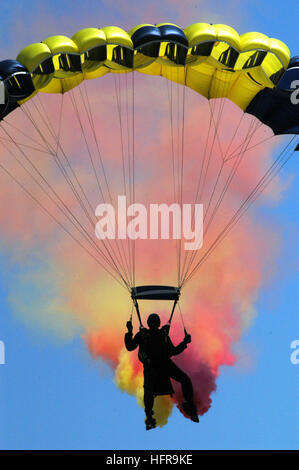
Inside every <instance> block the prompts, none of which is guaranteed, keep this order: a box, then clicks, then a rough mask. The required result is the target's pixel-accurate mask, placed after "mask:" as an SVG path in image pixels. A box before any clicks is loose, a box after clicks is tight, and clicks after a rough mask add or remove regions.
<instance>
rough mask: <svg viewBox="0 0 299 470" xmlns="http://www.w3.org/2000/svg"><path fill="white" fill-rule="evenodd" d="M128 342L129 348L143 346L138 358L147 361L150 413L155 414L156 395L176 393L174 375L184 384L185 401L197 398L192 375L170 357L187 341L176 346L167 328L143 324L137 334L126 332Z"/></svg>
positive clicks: (146, 394) (147, 406) (146, 393)
mask: <svg viewBox="0 0 299 470" xmlns="http://www.w3.org/2000/svg"><path fill="white" fill-rule="evenodd" d="M125 345H126V348H127V350H128V351H133V350H134V349H136V348H137V346H139V351H138V358H139V360H140V361H141V362H142V363H143V376H144V407H145V413H146V415H147V416H151V415H152V414H153V404H154V398H155V396H157V395H172V394H173V393H174V390H173V388H172V384H171V381H170V378H172V379H174V380H176V381H177V382H179V383H180V384H181V386H182V393H183V396H184V399H185V401H187V402H189V403H192V402H193V386H192V382H191V380H190V378H189V377H188V375H187V374H185V372H183V371H182V370H181V369H180V368H179V367H178V366H177V365H176V364H175V363H174V362H173V361H172V360H171V359H170V358H171V356H176V355H178V354H180V353H181V352H183V351H184V350H185V349H186V347H187V345H186V343H185V341H182V342H181V343H180V344H179V345H178V346H174V345H173V343H172V341H171V339H170V338H169V336H168V334H167V333H166V331H165V330H164V329H163V328H161V329H147V328H142V329H141V330H140V331H139V332H138V333H137V334H136V335H135V336H134V338H133V333H132V332H128V333H126V334H125Z"/></svg>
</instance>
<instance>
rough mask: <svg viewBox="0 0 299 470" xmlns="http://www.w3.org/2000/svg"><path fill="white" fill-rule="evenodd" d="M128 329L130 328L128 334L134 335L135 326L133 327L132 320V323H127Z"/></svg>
mask: <svg viewBox="0 0 299 470" xmlns="http://www.w3.org/2000/svg"><path fill="white" fill-rule="evenodd" d="M127 328H128V332H129V333H132V331H133V325H132V322H131V320H130V321H127Z"/></svg>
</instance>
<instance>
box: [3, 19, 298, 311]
mask: <svg viewBox="0 0 299 470" xmlns="http://www.w3.org/2000/svg"><path fill="white" fill-rule="evenodd" d="M135 72H138V73H139V77H141V76H142V75H141V74H143V75H153V76H162V77H164V78H165V79H166V83H167V87H168V88H167V91H168V99H169V111H170V120H169V121H170V129H171V133H170V134H171V138H170V140H171V146H172V151H171V152H170V153H171V155H170V163H169V165H167V164H165V165H166V167H167V169H168V166H169V168H170V171H171V166H172V174H173V189H174V196H173V197H174V202H176V203H180V204H182V202H183V192H184V191H183V184H184V178H185V173H184V142H185V141H184V136H185V128H184V126H185V90H186V89H187V87H188V88H190V89H191V90H194V91H195V92H196V93H197V94H198V95H201V96H202V97H204V99H207V100H208V101H207V102H208V104H209V108H208V112H207V119H206V121H207V123H209V124H208V126H206V127H207V137H206V144H205V145H202V148H200V149H195V150H196V151H197V152H198V153H199V156H196V158H194V161H192V165H191V171H190V168H189V175H190V174H192V176H193V177H194V178H198V183H197V185H196V184H195V194H194V203H197V202H201V203H202V202H204V208H205V214H204V230H205V234H206V233H207V232H208V231H210V226H211V225H212V224H213V222H214V219H215V218H216V216H217V214H218V213H219V209H220V207H221V206H222V204H223V200H224V198H225V196H226V194H227V192H228V189H229V187H230V186H231V183H232V181H233V180H234V178H235V175H236V173H237V170H238V168H239V166H240V163H241V161H242V159H243V157H244V154H245V153H246V152H247V150H248V149H249V150H250V148H253V147H254V146H255V145H257V144H255V145H253V144H251V141H252V138H253V136H254V133H255V131H256V129H257V128H258V127H259V125H261V123H264V124H265V125H266V126H268V127H269V128H271V129H272V131H273V133H274V134H277V135H279V134H291V135H292V136H293V135H296V134H299V105H297V104H296V103H294V102H293V100H291V94H292V93H293V91H294V89H293V82H294V81H296V80H299V58H298V57H293V58H291V56H290V51H289V49H288V47H287V46H286V45H285V44H284V43H283V42H282V41H280V40H278V39H274V38H269V37H267V36H266V35H264V34H262V33H257V32H249V33H245V34H242V35H239V34H238V33H237V32H236V31H235V30H234V29H233V28H232V27H230V26H227V25H223V24H216V25H212V24H208V23H194V24H192V25H190V26H188V27H187V28H186V29H184V30H183V29H181V28H180V27H179V26H177V25H174V24H171V23H161V24H158V25H152V24H141V25H138V26H136V27H134V28H133V29H132V30H131V31H129V32H126V31H124V30H123V29H121V28H119V27H116V26H108V27H103V28H101V29H98V28H85V29H82V30H80V31H78V32H77V33H76V34H74V35H73V36H72V38H69V37H67V36H62V35H58V36H52V37H49V38H47V39H45V40H43V41H41V42H40V43H35V44H31V45H28V46H26V47H25V48H24V49H22V50H21V51H20V53H19V54H18V56H17V58H16V60H4V61H2V62H0V82H1V85H2V90H3V91H4V93H3V100H2V101H3V102H2V104H0V121H1V122H0V127H1V130H2V131H3V133H4V134H3V136H2V137H1V143H2V145H3V146H4V147H5V148H6V150H7V151H8V152H9V154H11V156H12V157H13V158H14V159H15V162H16V165H17V166H18V170H20V169H21V170H22V171H23V172H24V173H25V178H24V180H22V179H21V178H19V174H18V175H17V177H16V176H15V175H13V172H12V171H11V170H8V169H7V168H6V167H5V166H4V165H3V164H2V163H0V168H1V169H2V170H3V171H4V172H6V173H7V175H8V176H9V177H11V178H12V179H13V180H14V181H15V182H16V183H17V184H19V186H21V188H22V189H23V190H24V191H25V192H26V193H27V194H28V195H29V196H31V198H32V199H34V201H35V202H36V203H37V204H38V205H39V206H40V207H41V208H42V209H44V211H45V212H46V213H47V214H48V215H50V216H51V217H52V218H53V219H54V221H56V222H58V223H59V225H60V226H62V228H64V230H65V232H66V233H67V234H68V235H70V236H72V238H73V239H74V240H75V241H77V243H78V244H79V245H80V246H81V247H82V248H84V249H85V251H87V252H88V253H89V254H90V255H91V256H92V257H94V258H96V260H97V261H98V262H99V264H100V265H101V266H102V267H104V268H105V269H106V270H107V271H108V272H109V274H111V275H112V276H113V277H115V278H116V279H117V280H118V281H119V282H120V283H121V284H122V285H123V286H124V287H126V288H127V289H128V290H129V292H130V293H131V297H132V299H133V300H135V301H136V300H137V299H168V300H174V301H175V302H176V301H177V300H178V299H179V295H180V289H181V287H182V286H183V284H184V283H185V282H186V281H187V280H189V279H190V278H191V277H192V276H193V275H194V273H195V272H196V270H197V269H198V268H199V267H200V266H201V265H202V263H203V262H204V261H205V260H206V259H207V258H208V256H209V255H210V254H211V253H212V251H213V250H214V249H215V248H216V246H217V245H218V244H219V243H220V242H221V241H222V239H223V238H224V237H225V236H226V235H227V234H228V233H229V231H230V229H231V228H232V227H233V226H234V225H235V224H236V222H237V221H238V220H239V218H240V217H241V216H242V214H243V213H244V212H245V211H246V210H247V209H248V207H249V206H250V204H251V203H252V202H253V201H254V200H255V199H256V197H257V196H258V194H259V193H260V192H262V191H263V190H264V188H265V187H266V186H267V184H268V183H269V182H270V181H271V179H272V178H273V177H274V176H275V175H276V174H277V172H278V171H279V170H280V168H282V167H283V165H284V164H285V163H286V161H287V160H288V159H289V158H290V153H289V151H292V150H293V149H292V146H290V144H288V145H287V147H286V149H285V151H282V152H281V153H280V154H279V156H278V157H277V159H276V160H274V162H273V163H272V164H271V165H270V167H269V168H268V169H267V170H266V171H265V173H264V175H263V176H262V177H261V179H260V180H259V181H257V182H256V185H255V186H254V187H252V188H251V189H250V190H249V191H248V194H247V196H246V197H245V198H244V201H241V202H240V204H239V208H238V209H237V210H236V211H235V212H234V213H233V214H232V215H231V217H230V218H229V219H228V220H227V221H226V222H225V223H223V226H222V228H221V229H219V231H218V232H217V233H215V234H214V235H213V237H211V238H210V239H209V244H208V245H207V246H206V247H205V249H204V251H203V252H201V253H200V254H198V253H187V254H186V253H185V254H184V256H183V255H182V247H181V245H180V244H179V243H178V245H177V266H178V281H177V286H178V287H167V286H156V285H154V286H148V285H145V286H139V287H135V285H136V283H135V281H136V279H135V248H134V247H135V242H134V241H130V242H129V243H128V244H125V245H124V244H123V243H122V240H121V241H120V242H119V244H117V243H115V245H113V244H112V243H110V241H108V242H107V241H106V240H101V241H98V240H96V239H95V237H94V231H93V233H92V235H91V234H90V229H91V228H92V229H93V230H94V226H95V212H94V209H95V205H94V201H92V202H91V201H90V199H89V196H90V191H89V189H90V188H89V185H90V179H91V176H90V175H92V176H94V182H95V186H96V191H95V194H96V195H97V197H98V196H100V197H101V198H102V200H103V201H108V202H111V201H112V200H113V197H112V196H113V195H112V194H111V192H112V191H111V187H112V186H113V185H114V183H115V184H116V183H117V182H118V178H117V176H115V177H114V176H113V182H112V184H110V183H111V182H110V181H109V178H108V177H107V166H109V164H110V163H111V162H110V160H109V158H107V160H108V163H107V162H105V161H104V158H102V155H101V152H100V150H99V143H98V137H97V132H96V124H97V123H96V122H95V120H94V111H93V110H92V103H91V102H90V99H89V95H88V91H87V85H86V84H87V83H89V84H90V83H93V82H92V79H99V81H98V82H97V83H98V85H97V92H98V93H99V94H101V92H102V87H101V77H104V76H106V75H107V74H110V76H112V77H113V79H114V82H115V93H114V94H115V97H116V108H117V113H118V120H119V127H120V129H119V130H120V141H121V151H120V152H119V153H120V161H119V162H118V164H117V165H115V167H114V169H115V168H116V169H118V170H119V172H120V173H121V171H122V172H123V181H124V185H123V187H124V192H123V194H125V195H126V196H128V199H129V200H130V202H131V203H134V201H135V199H136V198H135V182H136V178H135V176H136V171H135V170H136V168H135V144H134V141H135V140H134V139H135V111H134V107H135V94H134V86H135V85H134V83H135V82H134V80H135V79H134V77H135V76H136V73H135ZM129 80H131V85H130V86H129ZM103 81H105V78H102V82H103ZM121 82H122V83H123V89H122V85H121ZM103 88H104V87H103ZM82 89H83V92H82ZM78 90H79V91H78ZM180 90H183V91H182V93H181V94H180ZM76 93H77V97H76ZM53 94H54V95H55V94H56V95H57V97H59V99H60V102H59V104H55V106H52V111H53V107H54V108H55V109H54V114H55V115H54V118H53V119H52V120H51V118H50V109H51V106H47V105H44V104H43V103H42V100H41V98H40V97H41V96H42V97H43V98H45V97H47V99H48V100H49V102H50V100H51V99H52V100H53V99H54V98H55V99H57V102H56V103H58V98H57V97H53ZM65 95H66V96H67V97H70V103H71V104H72V105H73V109H72V112H73V116H74V122H75V121H76V123H77V132H78V134H79V133H80V132H81V133H82V140H83V145H84V146H85V149H86V151H85V156H86V158H85V159H84V162H81V161H80V162H79V164H78V161H77V160H76V157H78V155H76V156H75V157H74V159H75V165H74V163H73V162H72V157H73V155H68V154H67V151H66V150H65V148H64V143H63V142H62V140H63V139H62V137H61V134H62V130H63V129H62V128H63V118H62V115H63V112H62V111H63V106H64V105H65V104H64V103H65V100H64V96H65ZM111 95H112V94H111ZM109 98H111V97H110V96H109ZM111 99H112V98H111ZM205 101H206V100H205ZM227 101H229V102H231V103H233V104H234V105H237V107H238V108H239V109H238V108H236V106H235V108H236V109H237V111H238V112H239V113H240V114H242V117H241V119H240V123H241V121H242V119H243V116H244V114H247V115H252V116H254V117H255V118H257V119H258V121H257V120H255V119H253V122H252V123H251V124H250V125H249V127H248V129H247V130H246V132H245V133H244V139H243V141H241V142H239V145H238V147H237V148H236V149H235V150H234V151H232V150H231V148H230V147H231V144H232V142H233V140H234V137H235V135H236V134H237V133H238V131H239V127H240V123H239V124H238V125H237V126H236V129H235V131H233V132H232V136H231V142H230V143H228V144H229V145H228V146H227V149H226V150H225V151H223V148H222V143H221V136H220V134H219V127H220V124H221V122H225V123H228V124H229V123H230V116H229V115H228V116H225V118H223V114H224V113H223V108H224V102H227ZM215 102H217V103H218V104H219V106H218V108H217V106H216V105H215ZM31 103H33V104H32V109H30V104H31ZM231 106H233V105H231ZM17 108H20V109H21V110H22V111H24V116H23V117H24V118H25V119H27V120H26V121H24V123H25V122H26V126H25V125H24V127H26V128H25V129H24V128H22V129H21V130H20V131H19V134H18V135H17V137H16V134H15V131H16V126H15V125H14V124H13V123H11V122H7V119H6V117H7V116H8V115H10V114H11V113H12V112H13V111H14V110H16V109H17ZM129 108H130V111H129ZM12 114H13V115H14V114H15V113H12ZM83 115H84V117H83ZM116 120H117V119H116ZM70 121H71V118H70V114H68V122H70ZM255 121H256V122H255ZM203 124H205V123H201V126H199V132H203V131H202V129H203V127H204V125H203ZM21 126H23V124H21ZM30 126H31V127H32V128H33V130H34V138H31V140H28V135H27V134H28V133H29V128H30ZM87 126H89V128H88V129H87ZM25 131H26V132H25ZM76 137H77V136H76ZM113 137H114V136H113ZM126 138H127V141H125V139H126ZM21 139H24V142H23V141H21ZM26 139H27V140H26ZM70 139H71V137H70V136H69V140H70ZM89 140H91V141H92V144H91V143H90V142H89ZM291 142H292V140H291ZM249 144H250V145H251V147H250V146H249ZM76 150H77V149H76ZM296 150H298V146H297V148H296ZM72 152H74V149H72ZM93 152H94V153H95V154H96V156H97V159H98V160H97V161H96V159H95V157H94V155H93ZM36 153H38V155H39V157H42V156H43V157H44V156H45V154H46V155H47V158H49V157H50V159H51V158H52V160H51V164H52V165H53V166H55V165H56V167H55V170H56V171H57V174H55V176H54V181H53V183H52V182H51V183H50V181H49V175H50V174H51V171H50V170H49V168H50V166H45V168H39V166H38V164H37V163H38V162H37V161H36V159H35V156H36ZM74 153H76V152H74ZM171 158H172V160H171ZM213 159H214V160H215V162H213ZM106 163H107V165H106ZM214 163H215V164H214ZM87 164H89V165H90V167H89V169H88V171H86V172H84V176H82V175H80V168H81V169H82V166H83V165H86V166H87ZM47 165H48V161H47ZM217 165H218V166H217ZM211 168H212V169H211ZM51 169H52V168H51ZM42 170H46V171H45V172H44V173H43V172H42ZM147 170H148V168H147ZM144 173H146V171H144ZM53 174H54V171H53V172H52V175H53ZM81 176H82V177H81ZM30 178H31V179H30ZM59 178H61V179H62V181H60V180H59ZM143 178H144V174H143ZM120 179H121V178H120ZM170 179H171V177H170ZM114 180H115V181H114ZM25 181H26V182H27V183H28V181H31V182H32V184H34V185H35V186H37V187H38V189H40V190H41V192H42V196H43V197H45V198H48V199H49V201H50V203H51V205H52V206H53V205H54V206H55V207H56V208H57V209H58V214H59V216H61V217H62V218H64V220H65V221H66V222H67V224H68V225H67V227H65V226H64V225H63V223H62V222H61V220H60V219H58V217H57V215H56V213H55V215H54V214H53V213H52V212H51V211H50V210H49V208H48V206H47V205H46V204H44V199H43V198H39V197H37V196H36V195H35V193H32V192H31V189H30V185H29V186H26V184H25ZM86 181H88V183H86ZM58 182H59V184H58ZM84 182H85V184H87V187H86V188H85V187H84ZM156 182H158V178H157V179H156V180H155V183H156ZM63 183H64V184H65V185H66V186H67V188H68V189H69V190H70V192H71V196H73V197H74V202H73V201H72V203H71V204H70V202H69V201H70V198H69V197H65V194H63V195H61V194H60V193H59V190H60V189H61V187H62V185H63ZM188 183H189V182H188ZM55 184H57V187H56V186H55ZM169 186H171V184H169ZM140 187H141V188H143V184H142V183H141V184H140ZM244 192H245V189H244ZM242 195H243V194H242ZM97 202H98V201H97ZM76 204H77V205H76ZM52 206H51V207H52ZM87 226H88V228H87ZM72 230H74V233H75V234H76V237H74V235H73V232H72ZM126 250H127V252H126ZM158 261H159V260H157V263H158ZM155 282H157V281H155ZM167 282H168V281H167ZM144 283H145V282H144Z"/></svg>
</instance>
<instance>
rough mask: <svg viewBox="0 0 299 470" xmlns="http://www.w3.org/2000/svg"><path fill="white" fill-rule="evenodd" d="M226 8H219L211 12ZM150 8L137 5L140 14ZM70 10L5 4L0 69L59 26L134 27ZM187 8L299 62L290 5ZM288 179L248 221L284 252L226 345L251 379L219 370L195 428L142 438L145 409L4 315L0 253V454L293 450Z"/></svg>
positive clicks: (298, 258) (102, 5)
mask: <svg viewBox="0 0 299 470" xmlns="http://www.w3.org/2000/svg"><path fill="white" fill-rule="evenodd" d="M171 3H172V2H170V1H169V2H166V1H163V0H162V1H161V2H156V1H154V2H151V5H152V8H151V14H152V15H153V16H154V13H155V11H156V12H157V17H158V20H160V19H162V16H163V15H164V20H166V21H167V20H170V21H176V22H177V23H180V22H179V13H178V12H177V10H176V8H175V6H174V7H173V8H171ZM189 3H190V5H189ZM211 3H212V2H211ZM224 3H225V8H224V7H223V6H221V4H224ZM80 4H81V2H80ZM148 4H149V2H145V1H141V2H139V5H144V9H146V8H145V7H146V6H148ZM77 5H79V2H78V3H77V2H76V3H74V2H71V1H69V0H67V1H64V2H56V1H53V2H51V4H50V3H48V2H45V1H32V0H30V1H26V2H22V1H16V0H12V1H10V2H9V3H6V6H5V8H4V11H2V12H1V13H2V14H1V35H0V50H1V54H2V59H6V58H8V57H7V55H6V54H10V55H9V58H14V56H16V55H17V52H18V50H20V49H21V48H22V47H24V46H25V45H27V43H30V42H34V41H38V40H41V39H43V37H46V36H49V35H51V34H55V33H60V32H61V28H62V27H63V25H64V24H65V29H64V32H65V34H72V33H73V32H75V31H76V30H77V29H80V28H82V27H85V26H92V25H93V23H94V21H93V18H94V17H96V16H97V17H98V18H101V21H100V23H101V24H109V23H112V22H113V23H114V24H117V25H119V26H123V27H124V28H125V27H127V26H134V24H135V23H136V21H134V20H135V19H137V16H138V15H139V17H141V16H142V12H141V13H140V11H138V12H137V13H136V18H135V15H134V14H133V15H132V16H133V19H132V23H131V24H130V23H129V21H130V20H129V16H128V13H125V12H124V11H123V9H122V8H121V2H119V1H116V2H114V3H113V4H112V5H111V3H110V2H95V1H90V2H88V7H86V5H87V4H86V3H84V5H85V7H84V8H83V7H82V5H80V6H77ZM122 5H124V3H123V4H122ZM188 5H189V6H188ZM189 7H190V12H188V10H187V16H188V18H191V17H192V18H194V22H195V21H207V19H208V17H209V15H210V17H211V18H212V19H211V21H210V22H215V18H217V19H218V20H219V18H223V22H224V23H225V22H227V23H228V24H231V25H232V26H234V27H235V28H236V29H237V30H239V31H240V32H245V31H250V30H252V31H254V30H257V31H262V32H264V33H265V34H267V35H269V36H274V37H278V38H280V39H281V40H283V41H284V42H285V43H287V44H288V46H289V47H290V49H291V53H292V55H299V44H298V39H297V31H298V28H297V16H298V15H297V13H298V3H297V1H295V0H290V1H288V2H287V8H286V4H285V3H284V2H281V1H277V0H273V1H249V2H237V1H234V2H230V1H228V2H219V1H216V2H213V6H212V5H211V6H210V5H209V2H200V1H199V2H197V3H196V2H186V4H185V8H186V9H188V8H189ZM155 9H156V10H155ZM222 10H225V11H223V12H222ZM232 11H233V13H232ZM46 13H47V14H48V15H49V21H47V20H45V21H42V22H40V16H41V15H43V14H46ZM168 13H169V17H167V16H166V15H168ZM55 15H57V16H56V17H55ZM230 15H232V20H231V21H230ZM55 18H56V20H55ZM151 21H152V18H151V19H149V22H151ZM137 22H138V21H137ZM47 23H48V25H47ZM24 24H25V25H28V27H26V28H24V27H23V26H22V25H24ZM182 26H184V25H182ZM55 28H56V29H55ZM6 44H8V46H7V47H8V49H7V47H6ZM298 172H299V162H298V156H297V157H296V158H294V159H293V160H291V161H290V162H289V164H288V166H287V168H286V169H285V170H284V175H285V178H287V177H288V176H289V175H291V176H292V178H293V179H292V184H291V186H290V187H289V189H288V191H287V192H285V193H284V197H283V199H282V200H281V201H280V202H279V203H277V204H275V205H273V206H271V207H268V208H267V209H264V210H263V211H260V212H258V214H257V216H258V217H261V218H267V220H268V222H270V223H271V224H273V226H274V227H275V226H280V233H281V236H282V249H281V252H280V255H279V257H278V258H277V260H276V263H277V269H276V272H275V273H274V274H273V276H272V278H271V282H269V283H268V284H267V285H266V286H264V288H263V289H262V290H261V291H260V295H259V298H258V300H257V302H256V309H257V310H258V312H259V315H258V317H257V318H256V320H255V322H254V324H253V325H252V326H251V328H250V329H249V330H248V331H247V333H246V334H245V335H244V336H243V338H242V343H241V344H240V345H236V348H237V349H238V348H243V349H244V348H245V349H246V350H247V351H248V354H250V356H251V358H252V366H251V367H250V368H249V370H248V368H245V369H244V368H242V367H241V366H240V367H238V365H237V366H236V367H235V368H229V367H223V368H222V371H221V375H220V377H219V379H218V382H217V385H218V390H217V393H216V394H214V396H213V406H212V407H211V409H210V410H209V412H208V413H207V414H206V415H205V416H204V417H202V418H201V420H200V424H199V425H196V424H194V423H191V422H190V421H189V420H188V421H187V420H185V419H184V418H183V416H182V415H180V414H179V413H178V412H177V411H176V410H174V412H173V415H172V416H171V417H170V420H169V423H168V424H167V426H165V427H163V428H162V429H158V430H154V431H151V432H150V433H149V432H146V431H145V430H144V423H143V419H144V417H143V410H142V409H141V408H139V407H138V406H137V405H136V401H135V399H134V398H132V397H130V396H128V395H126V394H123V393H121V392H120V391H119V390H118V389H117V388H116V387H115V385H114V384H113V380H112V379H113V376H112V372H111V371H110V370H109V368H108V367H107V366H106V365H105V364H103V363H101V362H100V361H98V362H96V361H94V360H93V359H91V357H90V355H89V354H88V352H87V350H86V346H85V344H84V343H83V341H82V340H81V338H80V336H79V335H78V337H76V338H75V339H74V340H72V341H71V342H63V341H59V340H58V339H57V338H56V337H54V336H53V337H52V336H51V335H46V334H45V333H43V332H41V331H40V330H38V329H34V328H33V327H32V326H27V325H25V324H24V323H23V322H22V321H20V319H18V318H17V317H16V316H14V315H13V314H12V312H11V309H10V306H9V305H8V303H7V301H6V297H7V293H8V286H9V285H10V283H11V282H13V276H14V271H13V269H14V268H12V266H11V265H10V263H9V260H8V257H7V256H6V253H5V251H4V252H2V255H1V269H0V308H1V315H0V340H2V341H4V342H5V346H6V351H5V352H6V364H5V365H0V448H1V449H160V448H161V449H295V448H298V432H299V430H298V422H299V406H298V402H299V396H298V395H299V379H298V377H299V375H298V372H299V365H297V366H295V365H293V364H292V363H291V361H290V355H291V349H290V344H291V342H292V341H293V340H294V339H299V328H298V326H299V325H298V324H299V322H298V287H299V284H298V269H299V248H298V242H297V240H298V239H299V237H298V235H299V219H298V199H299V189H298V187H299V185H298V181H299V179H298Z"/></svg>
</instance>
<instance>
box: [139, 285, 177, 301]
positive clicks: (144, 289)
mask: <svg viewBox="0 0 299 470" xmlns="http://www.w3.org/2000/svg"><path fill="white" fill-rule="evenodd" d="M131 297H132V299H133V300H138V299H140V300H141V299H143V300H179V297H180V289H179V288H178V287H172V286H138V287H132V290H131Z"/></svg>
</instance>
